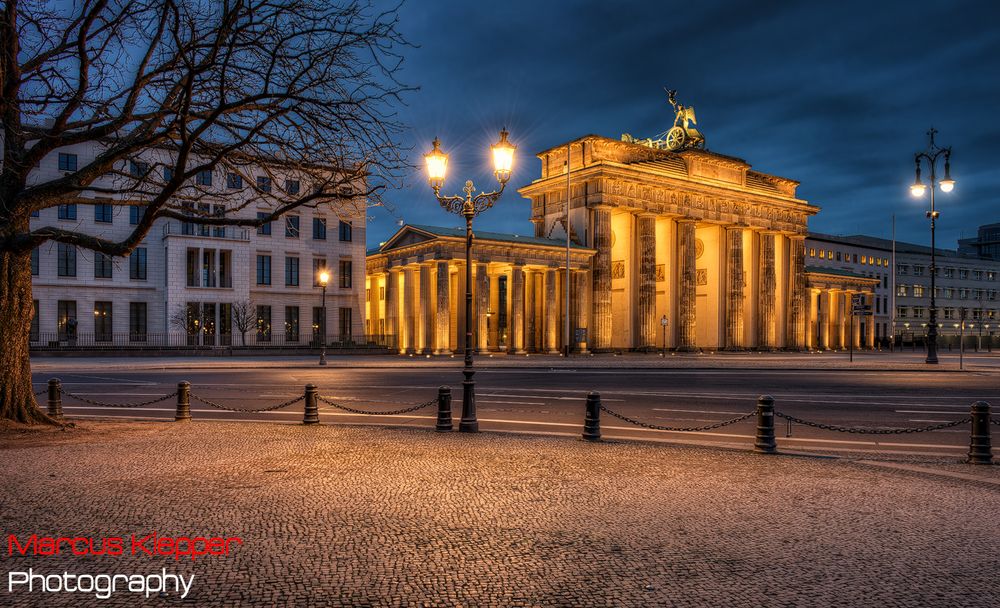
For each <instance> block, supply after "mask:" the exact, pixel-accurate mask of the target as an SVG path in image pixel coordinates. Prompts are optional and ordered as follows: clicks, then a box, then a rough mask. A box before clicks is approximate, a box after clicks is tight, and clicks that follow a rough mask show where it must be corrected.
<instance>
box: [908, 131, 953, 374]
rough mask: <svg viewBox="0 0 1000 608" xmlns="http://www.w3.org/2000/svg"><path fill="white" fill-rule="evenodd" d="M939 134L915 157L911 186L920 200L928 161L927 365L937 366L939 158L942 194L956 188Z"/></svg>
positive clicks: (948, 152) (925, 189) (911, 189)
mask: <svg viewBox="0 0 1000 608" xmlns="http://www.w3.org/2000/svg"><path fill="white" fill-rule="evenodd" d="M935 133H937V129H934V128H932V129H931V130H930V131H928V132H927V135H928V136H929V137H930V144H929V145H928V146H927V150H926V151H924V152H918V153H917V154H916V155H915V156H914V157H913V161H914V163H915V164H916V177H915V179H914V180H913V185H911V186H910V193H911V194H912V195H913V196H915V197H917V198H919V197H922V196H923V195H924V192H926V191H927V187H926V186H924V184H923V182H921V181H920V161H921V160H925V161H927V165H928V166H929V167H930V170H931V184H930V190H931V210H930V211H928V212H927V219H929V220H930V221H931V311H930V312H931V318H930V324H929V325H930V326H929V327H928V329H927V363H931V364H935V363H937V362H938V358H937V336H938V324H937V305H936V301H935V293H934V292H935V279H936V278H937V265H936V263H935V261H936V255H935V254H936V250H935V244H934V227H935V225H936V224H937V218H938V215H939V213H938V211H937V209H936V208H935V207H934V188H935V186H937V185H938V182H937V178H936V173H935V164H936V163H937V159H938V157H939V156H941V155H944V179H943V180H941V182H940V186H941V191H942V192H951V191H952V190H953V189H954V188H955V180H953V179H951V148H950V147H949V148H941V147H939V146H938V145H937V144H935V143H934V134H935Z"/></svg>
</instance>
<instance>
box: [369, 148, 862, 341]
mask: <svg viewBox="0 0 1000 608" xmlns="http://www.w3.org/2000/svg"><path fill="white" fill-rule="evenodd" d="M567 157H568V158H569V174H568V176H567V162H566V161H567ZM538 158H539V159H540V160H541V164H542V174H541V177H540V178H539V179H536V180H534V181H533V182H531V183H530V184H529V185H527V186H525V187H523V188H521V189H520V193H521V195H522V196H524V197H525V198H527V199H529V200H530V201H531V207H530V208H531V212H530V220H531V222H532V224H533V236H532V237H526V236H518V235H510V234H495V233H486V232H477V233H476V239H475V241H474V244H473V264H474V265H475V268H474V269H473V270H474V272H473V274H474V276H475V279H474V285H473V294H474V295H473V303H474V305H475V307H474V312H473V315H474V317H475V318H474V319H473V320H472V323H473V324H475V330H474V335H475V337H476V340H475V343H476V348H477V350H479V351H481V352H489V351H497V350H499V351H505V352H511V353H521V352H543V353H549V352H559V351H560V350H561V349H562V348H563V346H564V342H565V337H564V336H565V331H564V330H563V327H564V325H563V323H564V322H565V319H566V315H567V314H568V315H569V319H570V326H571V330H572V331H571V333H570V347H571V348H572V349H573V350H574V351H577V352H589V351H593V352H607V351H624V350H654V349H658V348H661V347H666V348H673V349H677V350H681V351H695V350H717V349H730V350H742V349H763V350H768V349H779V348H788V349H806V348H842V347H847V346H848V345H849V344H850V343H851V341H852V340H853V342H854V344H855V346H857V347H863V346H870V345H871V344H872V343H873V336H874V334H873V328H874V326H873V324H872V323H870V322H869V323H867V324H864V323H860V322H859V323H857V324H855V325H856V327H855V329H854V334H851V333H850V326H851V318H850V306H849V302H850V301H851V297H852V296H853V295H854V294H855V293H863V294H865V296H864V298H865V301H866V302H867V303H868V304H869V305H871V304H872V302H873V299H872V292H873V290H874V288H875V284H876V280H875V279H872V278H869V277H866V276H864V275H862V274H859V273H853V272H849V271H843V270H827V269H819V268H817V269H813V268H807V267H806V251H805V239H806V237H807V221H808V219H809V217H810V216H812V215H813V214H815V213H816V212H817V211H818V209H817V208H816V207H814V206H812V205H809V204H808V203H807V202H806V201H804V200H801V199H799V198H797V197H796V193H795V191H796V187H797V186H798V183H797V182H795V181H793V180H790V179H786V178H783V177H778V176H774V175H768V174H765V173H760V172H757V171H753V170H752V169H751V167H750V165H749V164H747V163H746V162H745V161H742V160H740V159H737V158H733V157H729V156H724V155H721V154H716V153H712V152H707V151H705V150H701V149H694V148H691V149H683V150H680V151H671V150H667V149H662V148H657V147H651V146H649V145H644V144H642V143H635V142H630V141H619V140H614V139H609V138H605V137H600V136H596V135H589V136H586V137H582V138H580V139H577V140H574V141H572V142H569V143H568V144H565V145H562V146H558V147H555V148H551V149H549V150H545V151H543V152H541V153H540V154H539V155H538ZM567 191H568V195H567ZM567 199H568V203H569V205H568V207H569V222H568V224H567V222H566V215H567V213H566V209H567ZM567 230H568V231H569V241H570V243H571V247H570V262H569V268H568V269H567V263H566V240H567V234H566V233H567ZM464 264H465V260H464V231H463V230H457V229H450V228H438V227H431V226H404V227H402V228H401V229H400V230H399V231H398V232H397V233H396V234H395V235H393V236H392V237H391V238H390V239H389V240H388V241H386V242H385V243H384V244H383V245H382V246H381V247H379V248H378V249H376V250H373V251H370V252H369V255H368V262H367V272H368V279H367V285H366V286H367V307H366V311H367V312H366V319H367V321H366V322H367V327H366V332H367V333H371V334H390V335H398V338H399V339H398V346H399V351H400V352H403V353H421V354H424V353H426V354H448V353H453V352H455V351H457V350H460V349H461V348H462V340H461V339H460V338H461V337H462V336H463V335H464V330H463V329H462V328H464V327H465V320H464V319H463V318H462V315H463V314H464V307H463V306H462V305H461V304H462V302H463V299H464V294H465V286H464V276H465V275H464V270H463V269H464ZM567 285H568V289H569V296H570V304H569V310H568V311H567V310H566V304H565V303H564V302H565V296H566V289H567ZM664 322H665V323H666V325H665V326H664ZM664 327H665V329H664Z"/></svg>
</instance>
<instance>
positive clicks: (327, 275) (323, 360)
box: [319, 268, 330, 365]
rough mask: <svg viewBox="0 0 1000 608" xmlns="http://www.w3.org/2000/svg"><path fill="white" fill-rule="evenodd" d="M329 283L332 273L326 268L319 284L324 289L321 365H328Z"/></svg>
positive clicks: (322, 272)
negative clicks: (327, 294)
mask: <svg viewBox="0 0 1000 608" xmlns="http://www.w3.org/2000/svg"><path fill="white" fill-rule="evenodd" d="M329 282H330V273H329V272H327V271H326V269H325V268H324V269H323V270H321V271H320V273H319V284H320V285H321V286H322V287H323V296H322V300H320V301H321V302H322V305H321V308H322V312H321V313H320V314H322V315H323V319H322V323H320V326H321V327H322V330H323V331H322V334H321V335H320V340H322V341H323V348H322V349H321V350H320V351H319V364H320V365H326V284H327V283H329Z"/></svg>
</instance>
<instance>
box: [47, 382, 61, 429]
mask: <svg viewBox="0 0 1000 608" xmlns="http://www.w3.org/2000/svg"><path fill="white" fill-rule="evenodd" d="M48 405H49V418H52V419H53V420H62V419H63V411H62V383H61V382H60V381H59V378H52V379H51V380H49V403H48Z"/></svg>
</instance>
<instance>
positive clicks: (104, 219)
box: [94, 203, 114, 224]
mask: <svg viewBox="0 0 1000 608" xmlns="http://www.w3.org/2000/svg"><path fill="white" fill-rule="evenodd" d="M94 221H95V222H100V223H102V224H110V223H111V222H112V221H114V220H113V219H112V217H111V203H97V204H96V205H94Z"/></svg>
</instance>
